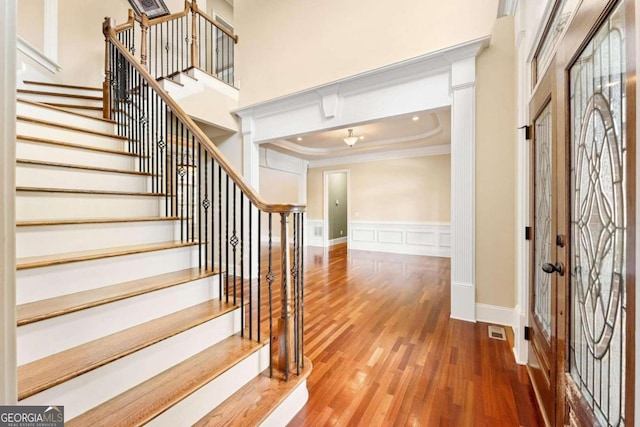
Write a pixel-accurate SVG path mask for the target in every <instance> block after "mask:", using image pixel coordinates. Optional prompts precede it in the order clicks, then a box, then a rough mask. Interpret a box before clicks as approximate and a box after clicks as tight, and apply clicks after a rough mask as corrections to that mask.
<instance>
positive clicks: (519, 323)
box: [513, 305, 529, 365]
mask: <svg viewBox="0 0 640 427" xmlns="http://www.w3.org/2000/svg"><path fill="white" fill-rule="evenodd" d="M513 310H514V313H513V320H514V326H513V334H514V336H515V340H514V347H513V354H514V356H515V358H516V363H517V364H519V365H526V364H527V360H528V359H529V344H528V342H527V340H525V339H524V327H525V326H527V325H528V322H529V320H528V317H529V316H528V313H527V312H526V311H523V310H522V309H521V307H520V305H516V307H515V308H514V309H513Z"/></svg>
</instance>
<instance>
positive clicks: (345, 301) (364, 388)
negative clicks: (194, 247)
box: [275, 245, 543, 427]
mask: <svg viewBox="0 0 640 427" xmlns="http://www.w3.org/2000/svg"><path fill="white" fill-rule="evenodd" d="M305 250H306V253H305V261H306V263H305V264H306V265H305V267H306V268H305V350H304V352H305V355H307V356H308V357H309V359H311V361H312V363H313V371H312V372H311V375H310V377H309V379H308V383H307V386H308V389H309V400H308V402H307V404H306V405H305V407H304V408H303V409H302V410H301V411H300V412H299V413H298V414H297V416H296V417H295V418H294V419H293V420H292V421H291V422H290V423H289V426H496V427H497V426H539V425H543V422H542V419H541V417H540V415H539V413H538V410H537V405H536V402H535V395H534V391H533V389H532V386H531V384H530V382H529V378H528V376H527V371H526V368H525V367H524V366H518V365H517V364H516V363H515V360H514V356H513V352H512V350H511V348H510V345H509V344H508V342H507V341H499V340H495V339H490V338H489V337H488V333H487V324H483V323H476V324H473V323H468V322H463V321H459V320H452V319H450V318H449V313H450V303H449V300H450V279H449V278H450V260H449V259H447V258H435V257H424V256H407V255H394V254H387V253H376V252H366V251H347V249H346V245H339V246H335V247H333V248H332V249H330V250H326V251H325V250H323V249H322V248H306V249H305ZM275 252H276V253H277V251H275Z"/></svg>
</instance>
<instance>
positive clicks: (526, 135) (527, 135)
mask: <svg viewBox="0 0 640 427" xmlns="http://www.w3.org/2000/svg"><path fill="white" fill-rule="evenodd" d="M518 129H524V139H526V140H527V141H529V140H530V139H531V126H528V125H524V126H520V127H519V128H518Z"/></svg>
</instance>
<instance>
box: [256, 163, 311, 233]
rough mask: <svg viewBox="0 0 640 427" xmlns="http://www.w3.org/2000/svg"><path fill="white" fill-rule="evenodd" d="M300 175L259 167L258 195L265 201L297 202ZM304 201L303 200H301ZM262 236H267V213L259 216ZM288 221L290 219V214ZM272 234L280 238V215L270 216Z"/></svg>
mask: <svg viewBox="0 0 640 427" xmlns="http://www.w3.org/2000/svg"><path fill="white" fill-rule="evenodd" d="M299 185H300V175H298V174H296V173H292V172H286V171H282V170H277V169H271V168H267V167H262V166H261V167H260V197H262V199H263V200H264V201H265V202H267V203H299V202H300V201H299V200H298V199H299V194H300V193H299V191H298V190H299ZM302 203H304V202H302ZM261 219H262V221H261V225H260V226H261V227H262V228H261V230H260V234H261V236H262V238H263V239H264V238H267V237H268V236H269V215H268V214H263V215H262V216H261ZM289 221H292V218H291V216H290V217H289ZM292 232H293V224H291V226H290V227H289V233H292ZM271 233H272V236H273V237H274V238H276V240H277V239H279V238H280V215H278V214H274V215H273V216H272V231H271Z"/></svg>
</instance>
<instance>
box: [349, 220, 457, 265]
mask: <svg viewBox="0 0 640 427" xmlns="http://www.w3.org/2000/svg"><path fill="white" fill-rule="evenodd" d="M349 249H356V250H365V251H376V252H390V253H397V254H407V255H427V256H439V257H450V256H451V225H450V224H449V223H410V222H365V221H351V222H350V223H349Z"/></svg>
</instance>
